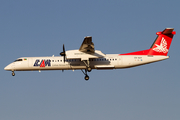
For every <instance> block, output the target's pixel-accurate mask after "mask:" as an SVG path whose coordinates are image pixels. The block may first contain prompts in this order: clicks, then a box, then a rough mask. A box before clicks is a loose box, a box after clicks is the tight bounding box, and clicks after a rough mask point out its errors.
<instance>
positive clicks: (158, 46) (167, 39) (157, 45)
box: [148, 28, 176, 56]
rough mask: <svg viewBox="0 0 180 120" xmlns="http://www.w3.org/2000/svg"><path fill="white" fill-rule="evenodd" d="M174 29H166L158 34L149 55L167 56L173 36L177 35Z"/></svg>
mask: <svg viewBox="0 0 180 120" xmlns="http://www.w3.org/2000/svg"><path fill="white" fill-rule="evenodd" d="M173 30H174V29H173V28H166V29H165V30H164V31H162V32H157V33H156V34H157V35H158V36H157V38H156V40H155V41H154V43H153V44H152V46H151V48H150V50H149V53H148V55H164V56H167V54H168V51H169V48H170V45H171V41H172V39H173V36H174V35H175V34H176V32H175V31H173Z"/></svg>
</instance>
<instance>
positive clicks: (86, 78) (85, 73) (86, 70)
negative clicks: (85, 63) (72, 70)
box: [81, 69, 89, 81]
mask: <svg viewBox="0 0 180 120" xmlns="http://www.w3.org/2000/svg"><path fill="white" fill-rule="evenodd" d="M81 71H82V72H83V74H84V75H85V77H84V79H85V80H86V81H88V80H89V76H88V74H87V72H89V71H88V69H85V71H83V70H82V69H81Z"/></svg>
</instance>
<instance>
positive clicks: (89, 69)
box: [83, 60, 92, 72]
mask: <svg viewBox="0 0 180 120" xmlns="http://www.w3.org/2000/svg"><path fill="white" fill-rule="evenodd" d="M83 62H84V64H85V65H86V68H87V71H88V72H91V70H92V68H91V67H90V65H89V60H83Z"/></svg>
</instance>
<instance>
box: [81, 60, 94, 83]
mask: <svg viewBox="0 0 180 120" xmlns="http://www.w3.org/2000/svg"><path fill="white" fill-rule="evenodd" d="M83 62H84V64H85V65H86V69H85V72H84V71H83V70H81V71H82V72H83V73H84V75H85V77H84V79H85V80H89V76H88V74H87V72H91V70H92V68H91V67H90V65H89V60H83Z"/></svg>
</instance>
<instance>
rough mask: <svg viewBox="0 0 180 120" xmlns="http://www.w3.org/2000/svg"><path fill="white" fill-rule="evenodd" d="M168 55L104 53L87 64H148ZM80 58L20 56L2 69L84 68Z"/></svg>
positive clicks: (115, 66) (101, 66)
mask: <svg viewBox="0 0 180 120" xmlns="http://www.w3.org/2000/svg"><path fill="white" fill-rule="evenodd" d="M168 58H169V56H158V55H155V56H148V55H120V54H106V55H105V56H104V57H102V58H90V59H89V66H90V67H91V68H92V69H120V68H128V67H134V66H139V65H143V64H148V63H152V62H156V61H161V60H164V59H168ZM86 67H87V66H86V65H85V63H84V62H83V61H82V60H81V59H66V60H65V62H64V60H63V57H62V56H56V57H55V56H52V57H21V58H19V59H18V61H15V62H12V63H10V64H9V65H8V66H6V67H5V68H4V69H5V70H9V71H34V70H77V69H86Z"/></svg>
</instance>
